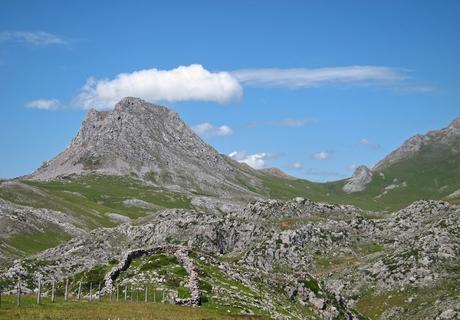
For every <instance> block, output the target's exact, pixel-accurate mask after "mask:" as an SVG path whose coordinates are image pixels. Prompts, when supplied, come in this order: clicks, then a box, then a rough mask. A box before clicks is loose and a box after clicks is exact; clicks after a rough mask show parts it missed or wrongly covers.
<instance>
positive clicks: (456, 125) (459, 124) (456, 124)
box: [449, 117, 460, 129]
mask: <svg viewBox="0 0 460 320" xmlns="http://www.w3.org/2000/svg"><path fill="white" fill-rule="evenodd" d="M449 128H451V129H460V117H458V118H456V119H455V120H454V121H452V122H451V123H450V124H449Z"/></svg>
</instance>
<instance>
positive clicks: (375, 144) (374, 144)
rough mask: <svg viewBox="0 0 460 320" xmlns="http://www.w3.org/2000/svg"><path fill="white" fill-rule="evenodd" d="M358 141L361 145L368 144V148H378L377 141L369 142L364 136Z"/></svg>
mask: <svg viewBox="0 0 460 320" xmlns="http://www.w3.org/2000/svg"><path fill="white" fill-rule="evenodd" d="M359 143H360V144H361V145H363V146H368V147H370V148H372V149H378V148H380V144H378V143H371V142H370V141H369V140H368V139H366V138H363V139H361V140H360V141H359Z"/></svg>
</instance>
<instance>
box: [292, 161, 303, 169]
mask: <svg viewBox="0 0 460 320" xmlns="http://www.w3.org/2000/svg"><path fill="white" fill-rule="evenodd" d="M291 167H292V168H293V169H297V170H298V169H302V168H303V164H301V163H300V162H294V163H293V164H291Z"/></svg>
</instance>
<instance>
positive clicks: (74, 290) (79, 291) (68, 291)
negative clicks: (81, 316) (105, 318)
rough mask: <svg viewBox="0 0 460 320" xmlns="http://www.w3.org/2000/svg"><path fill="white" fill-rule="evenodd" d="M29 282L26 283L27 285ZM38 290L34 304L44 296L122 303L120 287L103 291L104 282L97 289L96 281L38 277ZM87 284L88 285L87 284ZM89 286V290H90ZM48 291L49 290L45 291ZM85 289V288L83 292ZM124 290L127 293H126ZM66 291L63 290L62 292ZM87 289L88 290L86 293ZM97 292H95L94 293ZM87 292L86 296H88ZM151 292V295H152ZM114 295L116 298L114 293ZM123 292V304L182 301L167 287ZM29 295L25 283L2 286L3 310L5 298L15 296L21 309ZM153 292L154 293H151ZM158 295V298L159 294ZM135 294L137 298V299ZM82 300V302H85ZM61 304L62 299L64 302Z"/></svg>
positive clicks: (130, 288) (135, 287)
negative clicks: (45, 279) (23, 300)
mask: <svg viewBox="0 0 460 320" xmlns="http://www.w3.org/2000/svg"><path fill="white" fill-rule="evenodd" d="M24 283H26V282H24ZM35 284H36V288H34V289H33V290H32V291H31V294H32V296H33V295H34V294H35V304H37V305H40V304H42V303H43V299H44V297H49V299H50V300H48V301H51V303H55V302H56V301H57V298H58V296H59V295H60V296H61V297H62V298H63V300H64V301H65V302H68V301H77V302H80V301H82V300H83V301H84V300H86V301H89V302H93V301H94V300H97V301H102V298H103V295H105V296H106V297H107V298H106V299H104V301H109V302H114V301H116V302H119V301H120V285H119V284H116V286H114V287H112V288H103V287H102V283H100V282H99V283H98V286H97V287H96V286H94V287H93V282H85V283H83V282H82V281H75V282H72V283H71V284H70V282H69V279H65V280H63V281H62V282H57V281H56V280H55V279H51V280H48V281H44V280H43V278H42V277H39V278H38V279H37V281H36V283H35ZM84 284H85V285H84ZM88 285H89V290H88ZM45 288H48V290H46V289H45ZM84 288H86V289H85V290H84ZM123 289H124V290H123ZM62 290H63V291H62ZM86 290H88V291H86ZM93 290H95V292H93ZM84 291H85V292H87V295H86V296H85V293H84ZM149 291H150V292H149ZM114 292H115V299H114V298H113V294H114ZM122 292H124V301H128V300H129V301H136V302H141V301H143V302H144V303H148V302H154V303H157V302H158V303H166V302H168V301H169V302H170V303H174V301H175V298H179V291H178V290H173V289H169V288H164V287H157V286H152V285H151V284H150V285H149V284H144V285H139V284H135V285H134V284H129V285H128V284H125V285H124V288H122ZM142 292H143V294H144V297H143V299H141V295H142ZM27 293H28V289H26V290H22V281H21V279H20V278H18V280H17V283H16V285H15V286H12V287H11V286H10V289H8V287H5V286H2V285H0V308H1V307H2V305H3V306H4V305H5V299H2V298H4V296H5V295H14V294H15V295H16V306H21V302H22V301H21V297H22V296H23V295H26V294H27ZM150 293H152V294H150ZM158 294H159V295H158ZM134 295H135V297H134ZM82 298H83V299H82ZM61 301H62V300H61Z"/></svg>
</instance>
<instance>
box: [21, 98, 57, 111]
mask: <svg viewBox="0 0 460 320" xmlns="http://www.w3.org/2000/svg"><path fill="white" fill-rule="evenodd" d="M59 105H60V102H59V100H57V99H38V100H33V101H29V102H28V103H26V107H27V108H34V109H41V110H56V109H57V108H58V107H59Z"/></svg>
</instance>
